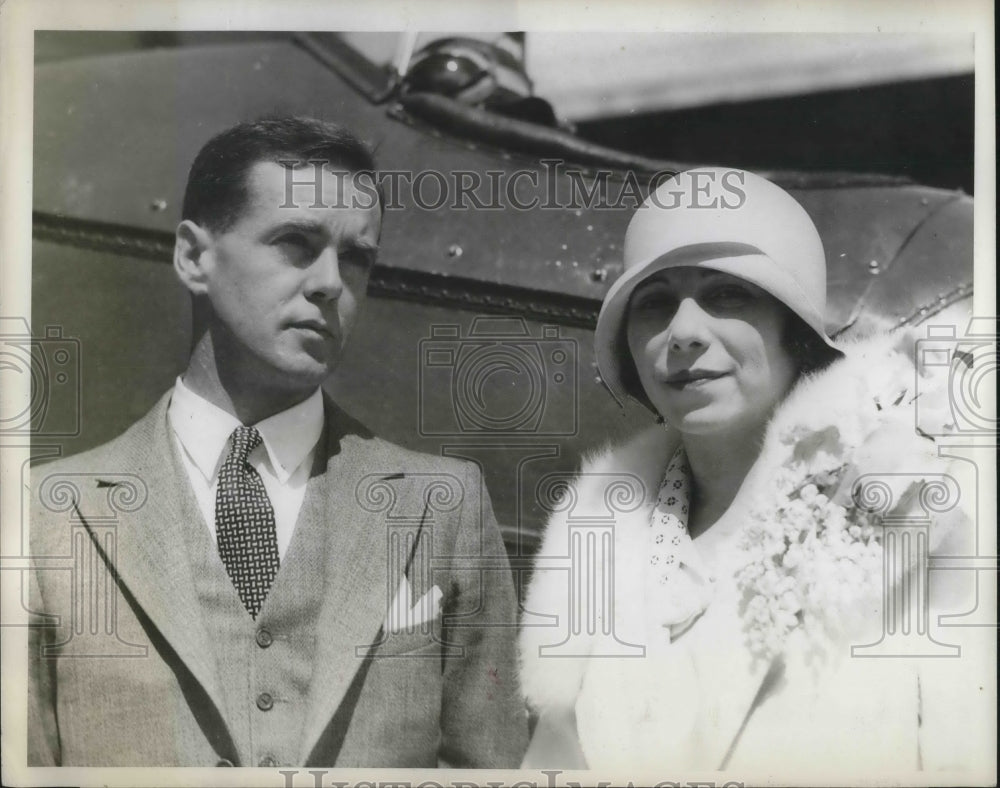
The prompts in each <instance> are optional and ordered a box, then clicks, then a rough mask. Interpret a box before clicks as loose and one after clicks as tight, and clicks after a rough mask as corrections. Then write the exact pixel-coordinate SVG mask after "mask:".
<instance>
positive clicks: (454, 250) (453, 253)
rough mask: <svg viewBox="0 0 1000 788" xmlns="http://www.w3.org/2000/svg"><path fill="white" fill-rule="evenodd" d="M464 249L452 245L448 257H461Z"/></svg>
mask: <svg viewBox="0 0 1000 788" xmlns="http://www.w3.org/2000/svg"><path fill="white" fill-rule="evenodd" d="M461 256H462V247H461V246H459V245H458V244H452V245H451V246H449V247H448V257H461Z"/></svg>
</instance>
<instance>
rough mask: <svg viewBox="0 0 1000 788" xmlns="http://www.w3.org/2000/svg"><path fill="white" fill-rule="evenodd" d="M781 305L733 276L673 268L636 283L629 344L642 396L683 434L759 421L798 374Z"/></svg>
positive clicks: (738, 427)
mask: <svg viewBox="0 0 1000 788" xmlns="http://www.w3.org/2000/svg"><path fill="white" fill-rule="evenodd" d="M786 314H787V313H786V311H785V308H784V307H783V306H782V305H781V304H780V303H779V302H778V301H777V300H776V299H775V298H773V297H772V296H771V295H769V294H768V293H765V292H764V291H763V290H761V289H760V288H758V287H756V286H755V285H752V284H750V283H749V282H745V281H743V280H742V279H738V278H737V277H735V276H730V275H729V274H724V273H721V272H716V271H711V270H707V269H704V268H673V269H669V270H666V271H661V272H660V273H658V274H655V275H653V276H651V277H650V278H649V279H647V280H645V281H644V282H642V283H641V284H640V285H639V286H638V287H637V288H636V289H635V292H634V293H633V294H632V298H631V300H630V301H629V307H628V323H627V326H628V327H627V336H628V346H629V350H630V351H631V353H632V358H633V359H634V360H635V366H636V369H637V370H638V372H639V380H640V381H641V383H642V387H643V389H645V391H646V395H647V396H648V397H649V400H650V402H651V403H652V404H653V406H654V407H655V408H656V410H657V411H658V412H659V413H660V415H662V416H663V417H664V418H665V419H666V420H667V423H668V424H671V425H672V426H674V427H676V428H677V429H679V430H680V431H681V432H682V433H685V434H692V435H696V434H710V433H719V432H725V431H727V430H745V429H753V428H756V427H759V426H762V425H763V424H764V423H765V422H766V421H767V419H768V418H769V417H770V415H771V412H772V411H773V409H774V407H775V405H777V404H778V403H779V402H780V401H781V400H782V398H783V397H784V396H785V394H786V393H787V392H788V390H789V388H790V387H791V385H792V383H793V382H794V380H795V377H796V373H795V369H794V366H793V364H792V361H791V359H790V358H789V356H788V354H787V353H786V352H785V350H784V348H783V347H782V344H781V335H782V330H783V328H784V322H785V319H786V317H785V316H786Z"/></svg>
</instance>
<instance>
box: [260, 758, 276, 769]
mask: <svg viewBox="0 0 1000 788" xmlns="http://www.w3.org/2000/svg"><path fill="white" fill-rule="evenodd" d="M257 765H258V766H260V767H263V768H264V769H273V768H274V767H275V766H277V765H278V762H277V761H276V760H274V758H272V757H271V756H270V755H266V756H264V757H263V758H261V759H260V763H258V764H257Z"/></svg>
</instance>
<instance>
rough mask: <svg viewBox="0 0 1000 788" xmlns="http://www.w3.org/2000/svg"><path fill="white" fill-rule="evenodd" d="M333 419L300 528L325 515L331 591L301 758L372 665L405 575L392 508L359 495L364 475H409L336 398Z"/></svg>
mask: <svg viewBox="0 0 1000 788" xmlns="http://www.w3.org/2000/svg"><path fill="white" fill-rule="evenodd" d="M326 424H327V439H326V453H325V457H318V458H317V466H316V467H315V468H314V471H313V477H312V478H311V479H310V480H309V486H308V488H307V492H306V499H305V502H304V504H303V508H302V514H301V515H300V517H299V525H298V526H297V527H298V528H301V527H310V526H308V525H307V523H308V521H310V520H319V521H320V524H321V526H322V527H323V529H324V531H325V533H326V549H325V552H324V553H323V562H322V566H321V567H320V568H321V571H322V572H323V577H322V582H323V583H324V584H325V587H326V593H325V596H324V601H323V606H322V608H321V610H320V612H319V616H318V619H317V622H316V631H317V633H318V638H317V647H316V653H315V662H314V668H313V679H312V684H311V687H310V695H311V700H310V702H309V704H308V707H307V710H306V717H305V725H304V728H303V735H304V736H303V749H302V751H301V762H302V763H309V762H310V760H309V756H310V754H311V753H312V752H313V750H314V749H315V748H316V745H317V742H318V741H319V740H320V739H321V737H323V738H324V740H325V738H326V737H325V736H324V731H325V729H326V727H327V725H328V724H329V723H330V721H331V719H332V718H333V716H334V714H335V713H336V712H337V709H338V707H339V706H340V704H341V703H342V702H343V701H344V696H345V694H346V693H347V691H348V688H349V687H350V686H351V683H352V680H353V679H354V678H355V676H356V674H358V671H359V670H361V669H363V668H365V667H366V662H367V660H366V657H367V655H368V653H369V651H370V649H371V647H372V645H373V644H375V643H376V642H377V639H378V637H379V634H380V631H381V625H382V623H383V621H384V620H385V618H386V614H387V611H388V607H389V603H390V602H391V601H392V598H391V595H392V594H394V593H395V590H396V588H397V586H398V584H399V581H400V576H399V575H400V573H399V569H398V568H395V569H394V570H393V572H392V574H393V576H392V577H390V569H389V566H390V561H389V560H388V553H387V550H388V539H387V537H388V533H387V529H386V522H387V514H388V512H387V511H382V510H378V511H371V509H375V508H377V507H374V506H372V507H368V508H366V507H365V506H363V505H362V503H361V501H362V500H363V495H362V494H360V493H359V489H360V488H359V485H360V484H362V483H363V482H365V480H370V481H371V482H377V481H378V480H382V479H385V478H386V477H392V478H394V479H396V480H399V479H402V478H403V474H401V473H399V472H398V469H397V468H395V467H390V466H389V463H394V462H398V459H396V458H394V457H393V455H392V454H388V453H386V452H384V451H379V449H378V448H377V446H376V444H377V443H378V442H377V441H375V440H372V439H371V436H370V435H367V434H362V433H361V431H360V430H358V429H357V427H358V426H359V425H354V424H352V423H351V422H349V420H348V419H347V418H346V417H345V416H344V415H343V414H342V413H340V412H339V411H338V410H337V409H336V407H335V406H333V405H332V403H330V402H329V401H327V402H326ZM320 460H322V463H320ZM396 484H398V482H397V481H394V482H393V485H394V486H395V485H396ZM324 749H325V748H324ZM325 754H326V753H324V755H325ZM326 765H330V764H326Z"/></svg>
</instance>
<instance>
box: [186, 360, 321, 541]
mask: <svg viewBox="0 0 1000 788" xmlns="http://www.w3.org/2000/svg"><path fill="white" fill-rule="evenodd" d="M167 419H168V421H169V422H170V426H171V428H172V429H173V432H174V437H175V438H176V440H177V446H178V449H179V454H180V456H181V458H182V460H183V462H184V468H185V470H186V471H187V475H188V479H190V481H191V488H192V490H194V497H195V499H196V500H197V501H198V507H199V508H200V509H201V513H202V515H203V517H204V518H205V522H206V523H207V525H208V528H209V530H210V531H211V533H212V539H213V541H214V540H215V494H216V491H217V490H218V486H219V470H220V469H221V468H222V463H223V462H225V460H226V457H227V456H228V454H229V450H230V440H229V438H230V436H231V435H232V434H233V430H235V429H236V428H237V427H239V426H240V420H239V419H237V418H236V417H235V416H234V415H232V414H231V413H228V412H226V411H224V410H222V408H219V407H218V406H216V405H213V404H212V403H211V402H209V401H208V400H206V399H205V398H204V397H202V396H200V395H198V394H195V393H194V392H193V391H191V389H189V388H188V387H187V386H185V385H184V381H182V380H181V379H180V378H179V377H178V378H177V382H176V383H175V384H174V390H173V394H172V395H171V397H170V407H169V409H168V411H167ZM253 426H254V427H256V428H257V431H258V432H259V433H260V436H261V438H262V442H261V445H259V446H257V448H255V449H254V450H253V451H252V452H250V464H251V465H252V466H253V467H254V468H255V469H256V470H257V473H259V474H260V478H261V480H262V481H263V482H264V489H265V490H267V496H268V498H270V499H271V506H272V507H273V508H274V524H275V528H276V529H277V536H278V555H279V556H280V557H281V558H284V557H285V552H286V551H287V550H288V545H289V543H290V542H291V541H292V533H293V531H294V530H295V521H296V520H297V519H298V516H299V509H301V508H302V500H303V498H304V497H305V493H306V482H307V481H308V479H309V472H310V470H311V469H312V463H313V457H314V455H315V449H316V444H317V443H318V442H319V438H320V435H321V434H322V432H323V395H322V394H321V393H320V390H319V389H316V391H315V392H314V393H313V395H312V396H311V397H309V398H308V399H306V400H305V401H303V402H300V403H299V404H298V405H295V406H293V407H291V408H289V409H288V410H283V411H282V412H281V413H276V414H274V415H273V416H269V417H268V418H266V419H264V420H263V421H260V422H258V423H257V424H254V425H253Z"/></svg>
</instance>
